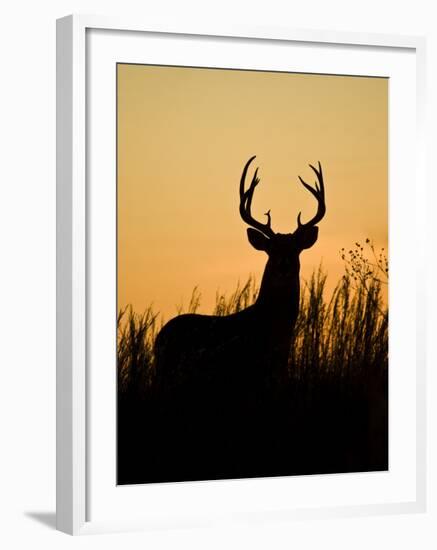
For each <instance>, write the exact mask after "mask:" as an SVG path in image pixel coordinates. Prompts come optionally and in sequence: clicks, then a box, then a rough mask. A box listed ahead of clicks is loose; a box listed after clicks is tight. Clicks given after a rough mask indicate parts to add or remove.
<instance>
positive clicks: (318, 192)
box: [297, 161, 326, 228]
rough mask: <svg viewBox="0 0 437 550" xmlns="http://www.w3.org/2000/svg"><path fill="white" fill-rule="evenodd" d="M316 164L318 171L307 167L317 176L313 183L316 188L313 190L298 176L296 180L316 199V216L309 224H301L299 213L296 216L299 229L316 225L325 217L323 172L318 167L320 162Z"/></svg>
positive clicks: (311, 166)
mask: <svg viewBox="0 0 437 550" xmlns="http://www.w3.org/2000/svg"><path fill="white" fill-rule="evenodd" d="M318 163H319V169H318V170H317V168H315V167H314V166H313V165H312V164H310V165H309V166H310V168H312V170H313V171H314V173H315V174H316V176H317V181H316V182H315V186H316V188H315V189H314V187H311V185H308V183H306V182H305V181H304V180H303V179H302V178H301V177H300V176H298V178H299V179H300V182H301V184H302V185H303V186H304V187H305V188H306V189H308V191H309V192H310V193H311V194H312V195H314V197H315V198H316V199H317V213H316V215H315V216H314V218H312V219H311V220H310V221H309V222H307V223H301V221H300V215H301V213H300V212H299V214H298V216H297V226H298V228H300V227H309V226H311V225H316V224H317V223H319V221H320V220H321V219H322V218H323V216H324V215H325V212H326V204H325V186H324V183H323V172H322V167H321V166H320V161H318Z"/></svg>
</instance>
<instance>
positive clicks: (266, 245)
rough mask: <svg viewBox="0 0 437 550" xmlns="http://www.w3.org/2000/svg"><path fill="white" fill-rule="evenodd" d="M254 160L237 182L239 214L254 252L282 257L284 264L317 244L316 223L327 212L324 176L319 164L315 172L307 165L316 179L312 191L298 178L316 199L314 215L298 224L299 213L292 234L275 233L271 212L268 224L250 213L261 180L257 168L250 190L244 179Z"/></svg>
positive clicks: (267, 214)
mask: <svg viewBox="0 0 437 550" xmlns="http://www.w3.org/2000/svg"><path fill="white" fill-rule="evenodd" d="M255 158H256V157H255V156H253V157H252V158H250V159H249V160H248V161H247V163H246V166H245V167H244V170H243V174H242V176H241V181H240V215H241V218H242V219H243V220H244V221H245V222H246V223H247V224H248V225H249V226H250V227H249V228H248V229H247V236H248V239H249V242H250V244H251V245H252V246H253V247H254V248H256V249H257V250H264V252H266V253H267V254H268V256H269V257H278V258H282V259H283V260H284V261H285V260H286V259H287V258H288V257H290V256H293V255H296V254H300V252H302V250H304V249H306V248H310V247H311V246H313V244H314V243H315V242H316V241H317V236H318V227H317V225H316V224H317V223H319V221H320V220H321V219H322V218H323V216H324V215H325V212H326V205H325V187H324V184H323V173H322V167H321V166H320V162H319V163H318V165H319V167H318V169H317V168H315V167H314V166H313V165H312V164H310V165H309V166H310V168H311V169H312V170H313V171H314V173H315V174H316V176H317V181H316V183H315V188H314V187H311V185H308V183H306V182H305V181H304V180H303V179H302V178H301V177H300V176H298V177H299V180H300V182H301V183H302V185H303V186H304V187H305V188H306V189H308V191H309V192H310V193H311V194H312V195H314V197H315V198H316V200H317V213H316V215H315V216H314V217H313V218H312V219H311V220H310V221H308V222H307V223H302V222H301V213H300V212H299V214H298V216H297V229H296V230H295V231H294V232H293V233H287V234H283V233H275V232H274V231H273V229H272V226H271V222H272V220H271V215H270V210H269V211H268V212H266V213H265V215H266V216H267V222H266V223H261V222H259V221H257V220H256V219H255V218H254V217H253V216H252V213H251V206H252V199H253V195H254V191H255V188H256V186H257V185H258V183H259V182H260V179H259V178H258V168H257V169H256V170H255V173H254V175H253V177H252V182H251V184H250V187H249V189H247V191H245V189H244V187H245V180H246V175H247V171H248V169H249V166H250V164H251V162H252V161H253V160H254V159H255Z"/></svg>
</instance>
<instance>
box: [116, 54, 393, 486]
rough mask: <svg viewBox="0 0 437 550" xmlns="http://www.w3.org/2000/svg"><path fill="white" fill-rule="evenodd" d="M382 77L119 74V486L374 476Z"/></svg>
mask: <svg viewBox="0 0 437 550" xmlns="http://www.w3.org/2000/svg"><path fill="white" fill-rule="evenodd" d="M388 284H389V263H388V79H386V78H380V77H372V76H360V77H358V76H347V75H344V76H343V75H325V74H303V73H287V72H272V71H253V70H237V69H217V68H211V69H209V68H197V67H174V66H151V65H135V64H117V483H118V484H140V483H158V482H174V481H196V480H199V481H200V480H213V479H237V478H248V477H271V476H292V475H310V474H332V473H336V474H340V473H348V472H366V471H381V470H387V469H388V459H389V456H388V435H389V434H388V322H389V321H388Z"/></svg>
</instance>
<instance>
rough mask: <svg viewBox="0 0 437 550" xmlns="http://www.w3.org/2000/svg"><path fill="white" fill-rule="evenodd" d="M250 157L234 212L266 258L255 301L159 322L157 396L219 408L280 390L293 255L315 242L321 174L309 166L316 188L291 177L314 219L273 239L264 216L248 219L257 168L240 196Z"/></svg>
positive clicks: (293, 296) (294, 301) (292, 306)
mask: <svg viewBox="0 0 437 550" xmlns="http://www.w3.org/2000/svg"><path fill="white" fill-rule="evenodd" d="M255 158H256V157H255V156H253V157H251V158H250V159H249V160H248V161H247V163H246V165H245V166H244V169H243V172H242V175H241V181H240V189H239V190H240V207H239V210H240V216H241V218H242V220H243V221H244V222H245V223H246V224H247V225H248V226H249V228H248V229H247V237H248V240H249V242H250V244H251V245H252V246H253V247H254V248H255V249H256V250H260V251H263V252H265V253H266V254H267V256H268V260H267V264H266V267H265V270H264V274H263V277H262V281H261V285H260V289H259V293H258V297H257V299H256V301H255V303H254V304H253V305H251V306H249V307H248V308H246V309H244V310H242V311H240V312H238V313H235V314H232V315H228V316H213V315H199V314H183V315H179V316H177V317H175V318H173V319H171V320H170V321H169V322H168V323H167V324H165V325H164V326H163V328H162V329H161V331H160V332H159V334H158V336H157V339H156V343H155V357H156V379H157V384H158V386H159V387H160V388H161V389H162V391H165V392H170V394H171V393H172V392H173V395H174V392H175V391H177V390H178V389H179V390H182V391H183V392H184V394H185V392H186V391H187V388H189V395H190V399H192V398H194V396H197V397H198V396H199V395H203V396H204V400H205V402H209V403H211V400H215V402H216V403H217V400H219V401H220V403H223V406H226V403H230V402H241V401H242V400H243V401H244V399H245V398H244V399H243V396H246V397H247V396H249V395H250V396H251V398H252V401H253V400H255V401H256V399H257V398H259V395H260V393H262V392H265V391H269V388H272V387H273V386H275V385H276V386H278V385H280V383H281V381H282V380H283V378H284V376H286V375H287V369H288V356H289V350H290V345H291V341H292V337H293V329H294V326H295V322H296V318H297V316H298V312H299V301H300V289H299V270H300V263H299V255H300V253H301V252H302V251H303V250H305V249H307V248H310V247H312V246H313V245H314V243H315V242H316V240H317V237H318V227H317V226H316V224H317V223H318V222H320V220H321V219H322V218H323V216H324V215H325V211H326V206H325V189H324V182H323V173H322V167H321V165H320V162H319V163H318V168H316V167H314V166H313V165H311V164H310V165H309V166H310V167H311V169H312V170H313V171H314V173H315V175H316V177H317V181H316V183H315V187H312V186H311V185H309V184H308V183H306V182H305V181H304V180H303V179H302V178H301V177H300V176H298V177H299V180H300V182H301V183H302V185H303V186H304V187H305V188H306V189H307V190H308V191H309V192H310V193H311V194H312V195H313V196H314V197H315V199H316V200H317V213H316V214H315V216H314V217H313V218H312V219H311V220H310V221H308V222H307V223H302V221H301V213H299V214H298V216H297V229H296V230H295V231H294V232H293V233H290V234H281V233H275V232H274V231H273V229H272V227H271V215H270V210H269V211H268V212H267V213H266V214H265V215H266V216H267V221H266V223H261V222H259V221H257V220H256V219H255V218H254V217H253V216H252V213H251V206H252V199H253V195H254V192H255V189H256V186H257V185H258V183H259V182H260V179H259V178H258V168H256V170H255V172H254V174H253V177H252V181H251V184H250V186H249V188H248V189H247V190H246V189H245V181H246V176H247V172H248V170H249V167H250V165H251V163H252V162H253V160H254V159H255ZM214 396H215V397H217V396H219V397H217V399H215V397H214ZM197 397H195V398H197ZM246 405H247V403H246V404H245V405H244V406H246Z"/></svg>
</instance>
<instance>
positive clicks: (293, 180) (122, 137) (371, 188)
mask: <svg viewBox="0 0 437 550" xmlns="http://www.w3.org/2000/svg"><path fill="white" fill-rule="evenodd" d="M117 71H118V84H117V86H118V90H117V92H118V93H117V101H118V136H117V141H118V305H119V307H124V306H125V305H127V304H132V306H133V308H134V309H135V310H136V311H138V312H141V311H143V310H144V309H145V308H146V307H147V306H148V305H150V304H151V303H153V306H154V309H155V310H156V311H160V312H161V313H162V314H163V315H164V317H165V318H166V319H167V320H168V319H169V318H171V317H173V316H174V315H176V313H177V309H176V308H177V306H180V305H181V304H185V305H186V304H187V303H188V301H189V298H190V296H191V292H192V289H193V287H194V286H196V285H197V286H198V287H199V289H200V291H201V292H202V306H201V310H200V311H202V312H205V313H209V312H210V311H211V307H212V305H213V303H214V301H215V294H216V291H217V290H220V291H227V292H229V293H230V292H231V291H233V290H234V289H235V286H236V284H237V282H238V281H239V280H240V281H241V282H244V281H245V280H246V279H247V277H248V275H249V274H253V275H255V277H256V278H257V280H258V281H260V280H261V276H262V272H263V269H264V265H265V263H266V259H267V257H266V255H265V254H264V253H263V252H258V251H256V250H254V249H253V248H252V247H251V246H250V245H249V243H248V241H247V236H246V227H247V226H246V224H245V223H244V222H243V221H242V220H241V218H240V216H239V212H238V205H239V196H238V185H239V180H240V175H241V172H242V169H243V167H244V164H245V163H246V161H247V160H248V159H249V157H251V156H252V155H257V159H256V160H255V161H254V163H253V164H254V165H255V167H256V166H259V167H260V169H259V176H260V178H261V183H260V185H258V187H257V189H256V192H255V196H254V200H253V207H252V211H253V214H254V216H255V217H256V218H257V219H259V220H261V221H263V222H264V221H265V217H264V216H263V213H264V212H266V211H267V210H268V209H271V214H272V227H273V229H274V230H275V231H277V232H281V233H291V232H293V231H294V230H295V229H296V217H297V214H298V212H299V211H302V220H303V221H306V220H308V219H309V218H310V217H312V216H313V215H314V213H315V211H316V201H315V199H314V198H313V197H312V196H311V195H310V194H309V193H308V191H306V190H305V189H304V188H303V187H302V185H301V184H300V183H299V180H298V178H297V176H298V175H300V176H302V178H303V179H304V180H306V181H308V182H309V183H313V181H314V177H313V173H312V171H311V170H310V168H309V167H308V163H313V164H315V163H317V161H318V160H320V162H321V164H322V167H323V171H324V177H325V188H326V203H327V213H326V216H325V218H324V219H323V220H322V221H321V222H320V224H319V228H320V232H319V239H318V241H317V243H316V244H315V245H314V247H313V248H312V249H310V250H307V251H304V252H303V253H302V254H301V266H302V268H301V278H305V277H308V276H309V275H310V274H311V272H312V271H313V269H314V268H316V267H317V266H318V265H319V264H320V262H322V264H323V266H324V268H325V269H326V270H327V271H328V274H329V276H328V281H330V283H331V285H333V284H334V283H335V282H337V280H338V279H339V277H340V276H341V275H342V274H343V273H344V264H343V262H342V260H341V259H340V255H339V250H340V248H341V247H346V248H347V249H349V248H350V247H351V245H353V243H355V242H356V241H364V240H365V239H366V238H367V237H369V238H371V239H373V241H374V243H375V245H376V246H377V247H384V248H386V249H387V240H388V217H387V216H388V182H387V170H388V126H387V122H388V80H386V79H382V78H364V77H347V76H346V77H343V76H326V75H309V74H290V73H273V72H255V71H238V70H221V69H220V70H217V69H192V68H179V67H152V66H145V65H127V64H119V65H118V66H117ZM251 173H252V172H250V173H249V177H248V181H247V184H249V183H250V177H251Z"/></svg>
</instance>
